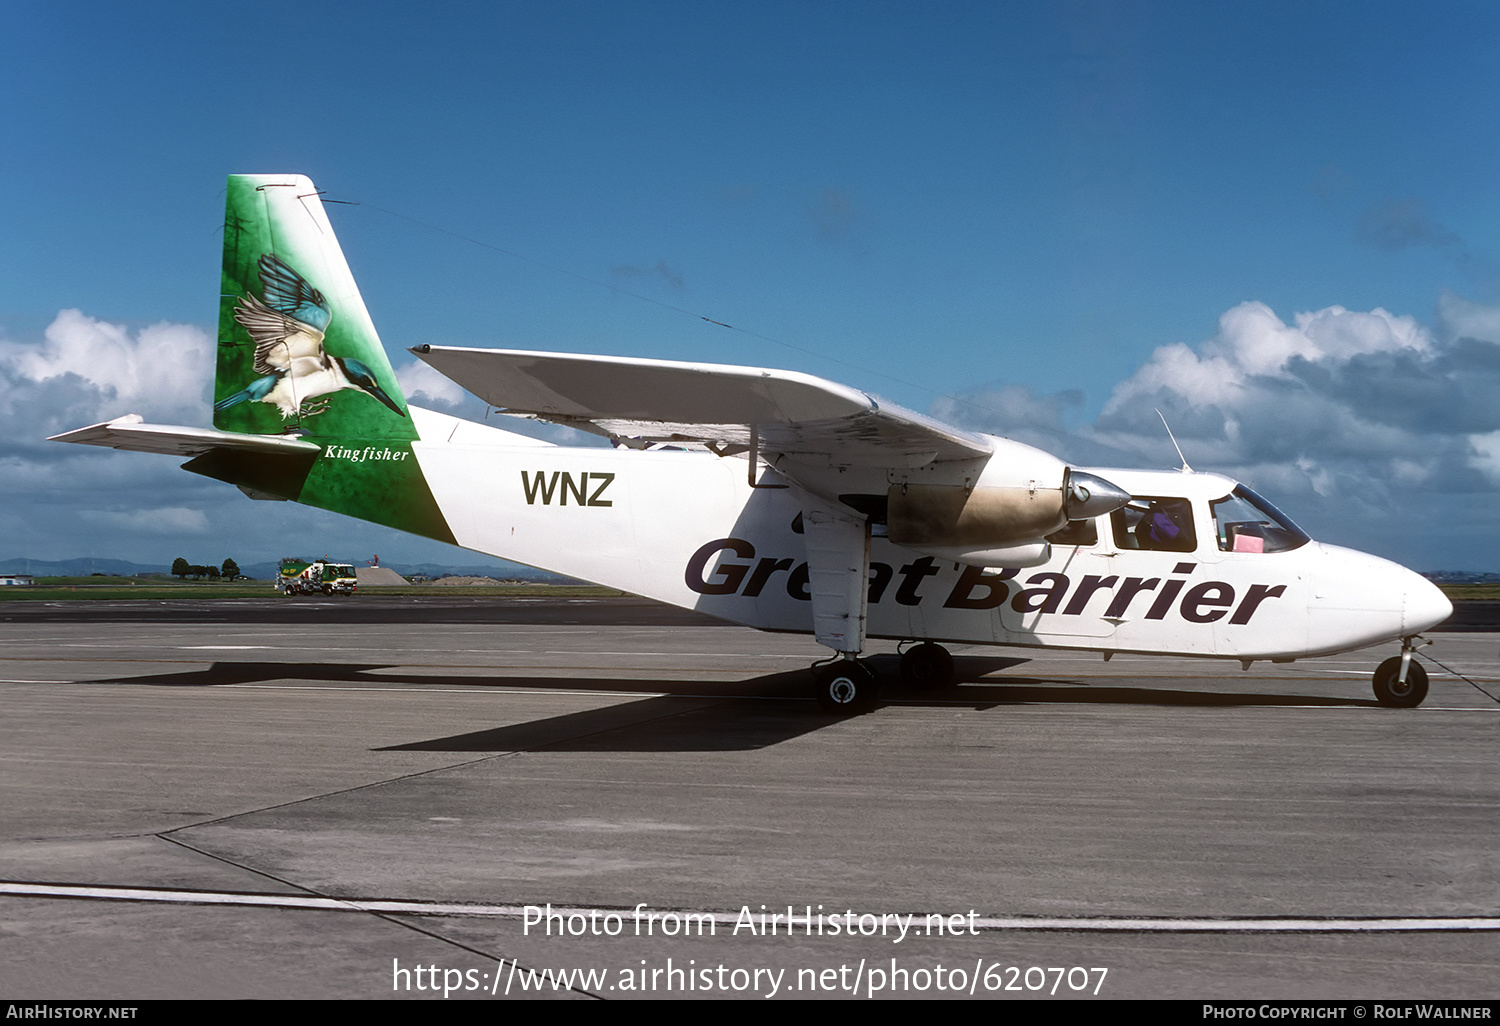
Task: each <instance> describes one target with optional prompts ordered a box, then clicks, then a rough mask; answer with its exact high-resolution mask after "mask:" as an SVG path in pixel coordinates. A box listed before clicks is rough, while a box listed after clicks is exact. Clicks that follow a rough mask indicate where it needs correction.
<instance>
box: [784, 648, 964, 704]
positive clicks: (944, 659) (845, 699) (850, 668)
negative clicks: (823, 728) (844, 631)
mask: <svg viewBox="0 0 1500 1026" xmlns="http://www.w3.org/2000/svg"><path fill="white" fill-rule="evenodd" d="M813 680H814V681H815V683H816V686H817V698H818V705H820V706H822V708H823V711H824V712H830V713H834V714H835V715H839V716H856V715H858V714H860V713H867V712H869V711H870V710H871V709H874V708H875V698H876V695H877V693H878V692H879V690H880V680H879V678H878V676H877V675H876V673H875V670H874V669H873V668H872V667H871V666H870V664H869V663H867V662H865V661H864V660H863V659H856V658H854V657H853V656H852V655H850V654H848V653H844V654H843V655H842V656H841V657H840V658H837V659H833V660H831V661H829V662H826V663H819V664H817V665H815V666H813ZM953 680H954V678H953V657H952V656H951V655H949V654H948V650H947V649H946V648H944V647H943V646H942V645H935V644H933V643H932V642H930V641H924V642H922V643H921V644H918V645H914V646H912V647H911V648H909V649H907V650H906V651H905V652H903V653H902V654H901V683H903V684H905V685H906V686H907V687H911V688H918V689H921V690H923V691H935V690H937V689H939V688H946V687H951V686H952V684H953Z"/></svg>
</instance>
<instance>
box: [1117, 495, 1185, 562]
mask: <svg viewBox="0 0 1500 1026" xmlns="http://www.w3.org/2000/svg"><path fill="white" fill-rule="evenodd" d="M1110 521H1111V522H1112V523H1113V525H1114V530H1115V545H1116V546H1118V547H1119V548H1122V549H1143V550H1146V551H1151V552H1192V551H1193V550H1194V549H1196V548H1197V547H1198V536H1197V534H1196V533H1195V532H1194V531H1193V504H1192V503H1191V502H1189V501H1188V500H1187V499H1172V498H1158V497H1155V496H1150V495H1138V496H1135V497H1134V498H1132V499H1131V500H1130V502H1129V503H1127V504H1126V505H1125V506H1124V507H1122V508H1120V509H1117V510H1115V511H1114V512H1113V513H1111V514H1110Z"/></svg>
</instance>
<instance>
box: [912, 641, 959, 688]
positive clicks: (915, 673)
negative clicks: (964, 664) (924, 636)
mask: <svg viewBox="0 0 1500 1026" xmlns="http://www.w3.org/2000/svg"><path fill="white" fill-rule="evenodd" d="M901 681H902V683H903V684H906V685H907V686H909V687H914V688H920V689H922V690H923V691H935V690H937V689H938V688H947V687H952V686H953V656H951V655H949V654H948V650H947V649H946V648H944V647H943V646H942V645H934V644H933V643H932V642H930V641H926V642H923V643H922V644H920V645H914V646H913V647H911V648H909V649H907V650H906V651H905V652H903V653H902V654H901Z"/></svg>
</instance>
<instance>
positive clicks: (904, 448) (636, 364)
mask: <svg viewBox="0 0 1500 1026" xmlns="http://www.w3.org/2000/svg"><path fill="white" fill-rule="evenodd" d="M412 352H413V353H415V354H416V355H417V357H418V358H420V359H421V360H423V361H425V362H426V363H427V364H429V365H431V366H432V367H433V368H434V369H436V370H438V371H440V372H441V373H443V374H445V375H447V376H448V377H449V378H451V379H453V380H454V381H455V382H457V383H458V384H460V385H462V386H463V387H464V388H466V389H468V390H469V391H470V392H473V393H474V394H475V395H477V396H479V398H481V399H483V400H484V401H485V402H487V403H489V404H490V405H491V406H495V407H498V408H499V409H502V410H506V411H508V412H511V413H519V414H525V415H528V416H532V417H536V418H539V419H541V420H552V421H556V422H559V423H564V424H567V423H573V424H577V423H579V422H587V423H590V424H593V425H595V426H597V427H598V428H601V429H603V430H604V431H606V432H607V433H609V434H611V435H616V436H620V437H627V438H639V439H643V440H646V441H700V442H719V443H729V444H739V445H744V444H748V443H749V440H750V434H751V430H752V428H753V429H754V430H755V431H756V432H757V433H758V435H759V440H760V444H761V446H762V447H763V448H765V449H766V450H768V451H774V452H781V453H786V454H789V455H800V456H813V457H828V458H831V459H834V460H838V461H848V462H854V463H860V464H869V465H881V464H896V465H911V464H913V463H916V464H921V463H925V462H929V461H931V460H933V459H973V458H974V457H976V456H986V455H988V454H989V453H990V451H991V446H990V443H989V442H988V441H986V440H985V439H984V438H982V437H980V436H977V435H971V434H968V433H966V432H962V431H959V430H957V429H955V428H952V427H949V426H948V425H946V424H942V423H940V422H939V421H936V420H933V419H931V418H929V417H924V416H922V415H921V414H919V413H915V412H913V411H911V410H905V409H902V408H901V407H898V406H893V405H890V404H887V403H885V402H881V401H877V400H875V399H873V398H871V397H870V396H868V395H866V394H865V393H863V392H860V391H858V390H857V389H853V388H849V387H848V386H846V385H840V384H837V383H836V382H832V381H826V380H824V379H823V378H818V377H814V376H812V375H810V374H800V373H797V372H796V371H783V370H768V369H765V368H760V367H735V366H728V365H724V364H712V363H684V362H676V361H668V360H637V359H627V358H623V357H613V356H584V355H578V354H568V353H538V352H527V351H524V350H515V349H469V348H459V347H449V346H419V347H417V348H415V349H413V350H412Z"/></svg>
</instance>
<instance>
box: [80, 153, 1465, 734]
mask: <svg viewBox="0 0 1500 1026" xmlns="http://www.w3.org/2000/svg"><path fill="white" fill-rule="evenodd" d="M220 293H221V298H220V318H219V335H218V348H217V353H218V359H217V367H216V373H215V386H214V387H215V393H214V394H215V400H216V401H215V404H214V415H213V423H214V427H213V428H199V427H186V426H175V425H155V424H147V423H144V422H143V421H142V418H141V417H139V416H138V415H134V414H131V415H126V416H123V417H118V418H116V419H114V420H110V421H107V422H104V423H101V424H95V425H92V426H90V427H85V428H80V429H78V430H75V431H69V432H66V433H64V434H61V435H57V436H55V437H54V439H53V440H55V441H60V442H73V443H81V444H85V445H99V446H107V447H111V448H116V449H127V450H134V451H141V452H154V453H165V454H169V455H175V456H180V457H190V458H189V459H188V461H187V462H186V463H184V464H183V469H184V470H188V471H191V472H193V473H195V474H202V475H204V476H207V477H210V478H214V479H216V480H220V481H224V482H228V483H230V484H234V485H237V486H238V487H239V488H240V489H241V490H242V491H243V492H245V493H246V494H247V495H248V496H250V497H251V498H253V499H262V500H291V501H296V502H301V503H305V504H308V505H311V506H316V507H319V508H322V509H328V510H333V511H335V512H339V513H344V514H347V515H350V516H354V517H358V518H360V519H364V520H368V521H372V522H374V523H378V524H384V525H386V526H389V527H394V528H397V529H400V530H403V531H409V532H412V533H415V534H419V535H423V536H426V537H429V538H435V539H438V540H440V541H444V542H449V543H452V544H455V545H459V546H462V547H464V548H469V549H473V550H476V551H479V552H483V553H487V554H490V555H493V556H497V557H500V558H503V559H507V560H512V561H515V562H518V563H524V564H528V565H531V566H536V567H542V568H545V569H548V570H552V571H555V572H558V573H562V574H566V575H568V576H570V577H575V578H580V579H583V580H588V581H593V582H597V583H599V584H602V585H606V586H609V587H613V588H618V589H620V590H622V591H626V592H630V593H633V594H636V595H641V596H645V597H647V598H651V599H656V600H658V601H661V602H666V603H669V604H672V605H675V606H680V607H683V608H687V609H695V610H699V611H701V612H704V613H708V614H711V615H713V616H716V617H719V618H721V619H724V620H727V621H731V622H733V623H738V624H744V625H747V626H750V627H755V628H759V629H760V630H763V631H777V632H797V633H810V634H812V635H813V636H814V637H815V638H816V640H817V641H818V642H819V643H820V644H822V645H824V646H826V647H827V648H828V649H830V650H831V653H832V654H831V655H830V656H829V657H828V658H827V659H825V660H821V661H819V662H817V663H814V664H813V667H812V678H813V681H814V685H815V692H814V693H815V695H816V697H817V700H818V702H819V704H820V705H821V706H822V707H823V708H824V709H825V710H827V711H829V712H831V713H835V714H855V713H861V712H865V711H868V710H870V709H871V708H873V707H874V705H875V703H876V695H877V688H878V684H879V680H878V677H877V675H876V673H875V671H874V669H873V668H872V666H871V663H870V661H869V660H868V659H867V658H866V657H865V656H866V650H867V647H868V644H869V642H871V641H872V640H877V639H879V640H885V641H895V642H898V643H899V644H898V651H900V653H901V659H900V672H901V677H902V679H903V680H904V681H905V682H907V683H908V684H911V685H913V686H917V687H934V688H936V687H944V686H948V685H950V684H953V683H954V665H953V658H952V655H951V654H950V652H949V651H948V649H947V648H946V647H945V646H946V645H952V644H963V645H970V644H986V645H1002V646H1019V647H1036V648H1059V649H1079V650H1085V651H1093V652H1099V653H1102V654H1103V657H1104V658H1105V659H1108V658H1110V656H1112V655H1113V654H1115V653H1118V652H1127V653H1141V654H1151V655H1189V656H1204V657H1210V658H1218V659H1233V660H1238V661H1239V662H1240V663H1241V665H1242V666H1243V667H1245V668H1246V669H1248V668H1249V667H1250V666H1251V664H1252V663H1254V662H1256V661H1260V660H1270V661H1271V662H1274V663H1283V662H1291V661H1293V660H1296V659H1302V658H1307V657H1313V656H1324V655H1332V654H1337V653H1342V652H1349V651H1353V650H1356V649H1361V648H1365V647H1368V646H1371V645H1375V644H1379V643H1382V642H1390V641H1397V642H1399V643H1400V654H1399V655H1395V656H1392V657H1390V658H1388V659H1386V660H1385V661H1384V662H1382V663H1381V664H1380V666H1379V667H1378V668H1377V669H1376V671H1375V674H1374V678H1373V686H1374V691H1375V695H1376V698H1377V699H1378V700H1379V702H1380V704H1382V705H1385V706H1393V707H1413V706H1416V705H1418V704H1420V703H1421V702H1422V700H1423V698H1425V697H1426V694H1427V689H1428V681H1427V674H1426V672H1425V671H1424V670H1423V668H1422V666H1421V664H1420V663H1419V662H1418V661H1416V660H1415V659H1414V658H1413V656H1414V653H1415V652H1416V649H1417V648H1418V647H1419V642H1420V641H1421V639H1420V637H1419V635H1420V634H1421V633H1422V632H1423V631H1426V630H1430V629H1431V628H1433V627H1435V626H1436V625H1437V624H1439V623H1441V622H1442V621H1443V620H1445V619H1447V618H1448V616H1450V615H1451V613H1452V609H1453V607H1452V605H1451V604H1450V603H1449V601H1448V600H1447V598H1446V597H1445V596H1444V595H1443V593H1442V592H1441V591H1440V590H1439V589H1438V588H1437V587H1436V586H1434V585H1433V584H1432V583H1430V582H1429V581H1427V580H1426V579H1424V578H1422V577H1421V576H1419V575H1417V574H1416V573H1413V572H1412V571H1410V570H1408V569H1406V568H1404V567H1402V566H1399V565H1398V564H1396V563H1393V562H1389V561H1387V560H1384V559H1380V558H1377V557H1375V556H1372V555H1367V554H1365V553H1361V552H1356V551H1353V550H1350V549H1346V548H1340V547H1338V546H1334V545H1328V544H1324V543H1322V542H1318V541H1314V540H1313V539H1311V538H1310V537H1309V536H1308V535H1307V534H1306V533H1305V532H1303V531H1302V530H1301V529H1300V528H1298V527H1297V526H1296V524H1294V523H1293V522H1292V521H1291V519H1289V518H1288V517H1287V516H1286V515H1285V514H1283V513H1281V512H1280V511H1279V510H1277V509H1276V507H1275V506H1273V505H1272V504H1271V503H1270V502H1268V501H1266V500H1265V499H1263V498H1262V497H1261V496H1259V495H1257V494H1256V493H1255V492H1254V491H1253V490H1252V489H1250V488H1248V487H1246V486H1245V485H1243V484H1241V483H1239V482H1237V481H1234V480H1232V479H1230V478H1227V477H1224V476H1221V475H1218V474H1212V473H1197V472H1190V471H1188V470H1187V467H1186V463H1185V462H1184V466H1183V469H1182V470H1180V471H1166V470H1155V471H1153V470H1130V469H1114V468H1111V469H1100V468H1081V467H1073V466H1070V465H1068V464H1067V463H1065V462H1064V461H1063V460H1061V459H1058V458H1057V457H1055V456H1053V455H1051V454H1049V453H1046V452H1044V451H1042V450H1040V449H1036V448H1033V447H1031V446H1028V445H1024V444H1022V443H1020V442H1017V441H1014V440H1011V439H1007V438H1001V437H997V436H994V435H989V434H980V433H976V432H971V431H966V430H962V429H959V428H956V427H953V426H950V425H947V424H943V423H941V422H939V421H937V420H934V419H932V418H930V417H927V416H924V415H922V414H920V413H916V412H913V411H911V410H906V409H902V408H901V407H899V406H894V405H892V404H890V403H887V402H886V401H884V400H882V399H878V398H876V397H873V396H871V395H868V394H866V393H864V392H861V391H859V390H857V389H854V388H850V387H846V386H844V385H840V384H837V383H835V382H832V381H828V380H824V379H822V378H818V377H814V376H811V375H808V374H802V373H796V372H792V371H783V370H771V369H765V368H758V367H738V366H724V365H716V364H708V363H692V362H675V361H665V360H646V359H627V358H621V357H612V356H587V355H578V354H564V353H548V352H528V351H522V350H510V349H479V348H463V347H450V346H433V345H418V346H415V347H413V348H412V349H411V350H410V351H411V352H412V353H414V354H415V355H416V356H417V357H419V358H420V359H422V360H423V361H425V362H426V363H428V364H429V365H431V366H432V367H433V368H435V369H436V370H438V371H440V372H441V373H443V374H445V375H446V376H447V377H449V378H451V379H452V380H453V381H455V382H457V383H458V384H459V385H461V386H463V387H464V388H465V389H467V390H468V391H470V392H472V393H473V394H475V395H477V396H478V397H479V398H481V399H483V400H484V401H485V402H486V403H488V404H489V405H490V406H491V407H494V408H495V409H496V410H498V411H500V412H502V413H505V414H509V415H511V416H513V417H520V418H529V419H533V420H541V421H547V422H551V423H554V424H563V425H568V426H570V427H574V428H579V429H582V430H584V431H587V432H592V433H594V434H597V435H602V436H604V437H606V438H608V439H609V440H610V441H611V442H612V443H613V445H612V447H611V448H603V447H584V446H568V445H556V444H552V443H548V442H544V441H540V440H537V439H535V438H532V437H528V436H527V435H524V434H521V433H518V432H516V431H511V430H507V429H505V428H502V427H497V426H493V425H490V424H479V423H475V422H473V421H468V420H462V419H459V418H455V417H451V416H448V415H446V414H443V413H439V412H436V411H432V410H426V409H422V408H420V407H416V406H409V405H408V404H407V403H406V401H405V397H404V395H403V394H402V392H401V389H400V388H399V386H398V385H397V383H396V377H395V373H394V372H393V370H392V368H391V364H390V362H389V360H388V359H387V357H386V353H385V350H384V348H383V347H382V345H381V342H380V339H379V337H378V336H377V335H376V332H375V328H374V325H373V324H372V323H371V322H370V317H369V314H368V313H367V311H366V309H365V304H364V301H363V299H362V298H361V297H360V293H359V289H358V287H357V286H356V285H355V282H354V278H353V276H352V274H351V273H350V271H349V267H348V264H347V263H346V262H345V259H344V256H343V252H342V250H341V249H340V248H339V244H338V242H337V240H336V239H335V237H334V234H333V229H332V226H331V225H330V224H329V222H328V218H327V215H326V214H325V212H324V209H323V204H322V201H321V199H320V198H319V194H318V191H317V190H316V189H315V188H314V186H313V184H312V182H311V181H310V180H308V179H307V178H305V177H303V176H300V175H232V176H230V178H229V185H228V200H227V214H226V219H225V229H224V263H223V278H222V287H221V289H220ZM333 367H339V368H343V370H341V371H340V372H339V373H338V374H335V373H334V372H333V371H332V369H331V368H333ZM348 368H357V373H355V374H351V373H349V372H348V370H347V369H348ZM340 375H342V377H341V376H340ZM268 379H272V380H269V381H268ZM285 379H291V384H289V385H287V386H286V387H284V388H283V387H282V382H283V380H285ZM299 382H301V385H300V386H299V385H298V383H299ZM309 399H316V400H317V401H316V402H308V401H307V400H309Z"/></svg>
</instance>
